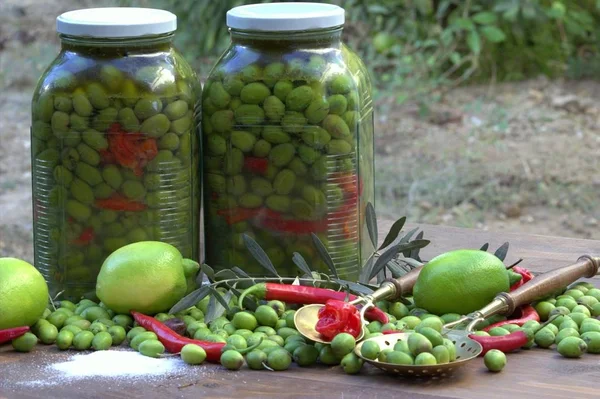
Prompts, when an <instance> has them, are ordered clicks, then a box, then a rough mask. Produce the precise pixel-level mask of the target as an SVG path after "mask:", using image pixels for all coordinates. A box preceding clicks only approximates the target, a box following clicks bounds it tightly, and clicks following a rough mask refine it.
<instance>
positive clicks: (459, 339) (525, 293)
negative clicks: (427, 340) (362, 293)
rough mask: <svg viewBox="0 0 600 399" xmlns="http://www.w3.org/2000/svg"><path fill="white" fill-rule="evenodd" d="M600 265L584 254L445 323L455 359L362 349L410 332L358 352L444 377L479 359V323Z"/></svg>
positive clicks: (396, 369) (406, 370) (407, 372)
mask: <svg viewBox="0 0 600 399" xmlns="http://www.w3.org/2000/svg"><path fill="white" fill-rule="evenodd" d="M599 266H600V257H591V256H588V255H584V256H581V257H580V258H579V259H578V260H577V262H576V263H574V264H572V265H570V266H567V267H561V268H558V269H554V270H551V271H549V272H547V273H544V274H541V275H539V276H537V277H535V278H534V279H531V280H530V281H528V282H527V283H525V284H523V285H522V286H520V287H519V288H517V289H516V290H514V291H512V292H510V293H507V292H502V293H500V294H498V295H497V296H496V297H495V298H494V299H493V300H492V302H490V303H489V304H488V305H487V306H484V307H483V308H482V309H480V310H478V311H476V312H473V313H471V314H469V315H466V316H463V317H461V318H460V319H459V320H457V321H454V322H452V323H448V324H446V325H444V327H443V329H442V334H443V335H445V336H446V337H447V338H448V339H450V340H452V341H453V342H454V344H455V346H456V361H454V362H451V363H446V364H438V365H419V366H416V365H398V364H392V363H386V362H380V361H377V360H370V359H367V358H365V357H363V356H362V355H361V353H360V349H361V348H362V345H363V344H364V343H365V342H366V341H373V342H376V343H377V344H379V347H380V348H381V349H382V350H383V349H386V348H393V347H394V345H395V344H396V342H398V341H401V340H404V339H407V337H408V335H409V333H397V334H388V335H382V336H377V337H373V338H369V339H367V340H365V341H363V342H361V343H359V344H358V345H357V346H356V348H355V349H354V352H355V353H356V355H358V356H359V357H360V358H362V359H363V360H364V361H365V362H368V363H371V364H372V365H374V366H375V367H378V368H380V369H382V370H385V371H387V372H390V373H396V374H400V375H404V376H415V377H444V376H446V375H449V374H450V373H451V372H453V371H454V370H455V369H457V368H459V367H461V366H463V365H464V364H466V363H467V362H469V361H470V360H473V359H475V358H476V357H477V356H479V354H480V353H481V352H482V350H483V348H482V346H481V344H480V343H479V342H477V341H475V340H474V339H472V338H471V337H470V336H469V335H470V334H471V333H472V332H473V330H474V329H475V327H476V326H477V324H478V323H480V322H482V321H483V320H485V319H486V318H488V317H490V316H493V315H495V314H502V315H510V314H512V313H513V312H514V311H515V309H516V308H518V307H519V306H522V305H525V304H529V303H531V302H534V301H536V300H539V299H542V298H544V297H545V296H547V295H549V294H551V293H552V292H554V291H556V290H558V289H561V288H564V287H566V286H568V285H569V284H571V283H572V282H574V281H576V280H578V279H579V278H581V277H588V278H591V277H594V276H595V275H596V274H597V273H598V268H599ZM465 322H468V324H467V327H466V328H465V329H464V330H453V329H452V328H453V327H456V326H458V325H460V324H463V323H465ZM475 338H476V337H475Z"/></svg>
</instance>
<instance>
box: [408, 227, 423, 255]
mask: <svg viewBox="0 0 600 399" xmlns="http://www.w3.org/2000/svg"><path fill="white" fill-rule="evenodd" d="M424 235H425V233H424V232H423V231H421V232H419V234H417V236H416V237H415V241H417V240H421V239H423V236H424ZM419 252H421V248H415V249H413V250H411V251H410V253H409V254H408V256H406V255H405V256H406V257H407V258H412V259H416V260H419V261H420V260H421V258H420V257H419Z"/></svg>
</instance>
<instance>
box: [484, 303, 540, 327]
mask: <svg viewBox="0 0 600 399" xmlns="http://www.w3.org/2000/svg"><path fill="white" fill-rule="evenodd" d="M530 320H535V321H540V315H539V314H538V312H536V310H535V308H534V307H533V306H531V305H523V306H521V317H519V318H516V319H508V320H502V321H499V322H497V323H494V324H491V325H489V326H487V327H485V328H484V329H483V331H489V330H491V329H492V328H494V327H502V326H503V325H505V324H516V325H518V326H522V325H523V324H525V323H527V322H528V321H530Z"/></svg>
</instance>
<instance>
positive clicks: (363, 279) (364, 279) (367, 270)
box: [358, 255, 375, 284]
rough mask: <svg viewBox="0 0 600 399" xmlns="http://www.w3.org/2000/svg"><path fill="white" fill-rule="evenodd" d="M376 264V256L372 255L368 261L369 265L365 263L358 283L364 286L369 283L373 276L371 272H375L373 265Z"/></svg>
mask: <svg viewBox="0 0 600 399" xmlns="http://www.w3.org/2000/svg"><path fill="white" fill-rule="evenodd" d="M374 264H375V256H373V255H371V256H370V257H369V259H367V263H365V265H364V266H363V268H362V270H361V272H360V277H359V279H358V281H359V282H360V283H362V284H366V283H368V282H369V280H370V278H369V276H370V275H371V271H372V270H373V265H374Z"/></svg>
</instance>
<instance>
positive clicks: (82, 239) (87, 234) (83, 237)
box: [73, 227, 94, 245]
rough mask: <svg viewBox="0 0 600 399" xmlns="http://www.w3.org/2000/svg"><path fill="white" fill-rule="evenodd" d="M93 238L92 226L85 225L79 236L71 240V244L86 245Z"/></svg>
mask: <svg viewBox="0 0 600 399" xmlns="http://www.w3.org/2000/svg"><path fill="white" fill-rule="evenodd" d="M93 239H94V229H93V228H92V227H87V228H86V229H84V230H83V231H82V232H81V234H79V237H77V238H76V239H75V240H73V244H75V245H86V244H89V243H90V242H91V241H92V240H93Z"/></svg>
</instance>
